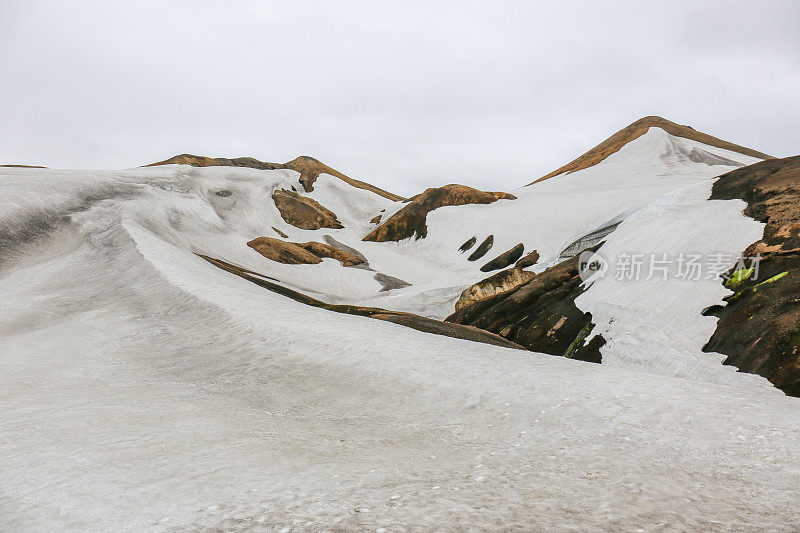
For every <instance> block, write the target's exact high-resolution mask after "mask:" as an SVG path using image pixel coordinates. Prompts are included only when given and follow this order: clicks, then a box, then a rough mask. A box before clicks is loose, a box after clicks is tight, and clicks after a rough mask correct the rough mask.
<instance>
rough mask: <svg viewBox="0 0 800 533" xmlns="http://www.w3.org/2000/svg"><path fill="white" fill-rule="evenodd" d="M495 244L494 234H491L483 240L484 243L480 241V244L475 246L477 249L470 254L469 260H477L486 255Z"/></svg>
mask: <svg viewBox="0 0 800 533" xmlns="http://www.w3.org/2000/svg"><path fill="white" fill-rule="evenodd" d="M493 244H494V235H489V236H488V237H486V238H485V239H484V240H483V242H482V243H480V245H479V246H478V247H477V248H475V251H473V252H472V253H471V254H469V257H467V261H477V260H478V259H480V258H481V257H483V256H484V255H486V252H488V251H489V250H491V249H492V245H493Z"/></svg>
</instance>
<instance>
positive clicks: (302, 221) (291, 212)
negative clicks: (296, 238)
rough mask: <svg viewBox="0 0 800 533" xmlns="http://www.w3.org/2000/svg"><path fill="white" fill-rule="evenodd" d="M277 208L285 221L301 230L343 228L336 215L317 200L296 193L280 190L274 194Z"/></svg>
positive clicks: (273, 198)
mask: <svg viewBox="0 0 800 533" xmlns="http://www.w3.org/2000/svg"><path fill="white" fill-rule="evenodd" d="M272 200H273V201H274V202H275V207H277V208H278V211H280V212H281V217H283V220H285V221H286V222H288V223H289V224H291V225H292V226H295V227H297V228H300V229H319V228H334V229H340V228H343V227H344V226H342V224H341V223H340V222H339V221H338V220H337V219H336V214H335V213H334V212H333V211H331V210H330V209H326V208H325V207H323V206H322V205H320V203H319V202H317V201H316V200H312V199H311V198H306V197H305V196H302V195H300V194H298V193H296V192H293V191H289V190H286V189H280V190H277V191H275V192H274V193H272Z"/></svg>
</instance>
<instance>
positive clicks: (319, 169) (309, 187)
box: [145, 154, 405, 202]
mask: <svg viewBox="0 0 800 533" xmlns="http://www.w3.org/2000/svg"><path fill="white" fill-rule="evenodd" d="M156 165H191V166H193V167H215V166H224V167H247V168H255V169H259V170H277V169H289V170H294V171H297V172H299V173H300V183H301V184H302V185H303V187H304V188H305V190H306V192H311V191H313V190H314V182H315V181H316V180H317V177H319V175H320V174H330V175H331V176H336V177H337V178H339V179H340V180H342V181H344V182H346V183H348V184H350V185H352V186H353V187H357V188H359V189H364V190H366V191H371V192H374V193H375V194H379V195H381V196H383V197H384V198H388V199H389V200H395V201H398V202H402V201H403V200H405V198H403V197H402V196H400V195H398V194H394V193H391V192H388V191H384V190H383V189H381V188H379V187H376V186H374V185H371V184H369V183H367V182H364V181H360V180H356V179H353V178H351V177H349V176H346V175H344V174H342V173H341V172H339V171H338V170H336V169H334V168H331V167H329V166H328V165H326V164H325V163H322V162H321V161H318V160H317V159H314V158H313V157H310V156H307V155H301V156H299V157H296V158H295V159H292V160H291V161H289V162H287V163H267V162H265V161H259V160H258V159H255V158H253V157H235V158H233V159H228V158H226V157H206V156H202V155H192V154H180V155H176V156H173V157H170V158H169V159H165V160H164V161H159V162H158V163H150V164H149V165H145V166H148V167H152V166H156Z"/></svg>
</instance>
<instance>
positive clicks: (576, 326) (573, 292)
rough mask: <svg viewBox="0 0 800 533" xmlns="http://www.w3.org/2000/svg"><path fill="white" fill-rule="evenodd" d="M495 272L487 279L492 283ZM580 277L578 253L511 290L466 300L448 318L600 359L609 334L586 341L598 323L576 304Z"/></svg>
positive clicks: (538, 347) (535, 345) (541, 347)
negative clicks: (605, 338)
mask: <svg viewBox="0 0 800 533" xmlns="http://www.w3.org/2000/svg"><path fill="white" fill-rule="evenodd" d="M499 274H502V272H501V273H499ZM495 276H498V274H495ZM495 276H492V278H494V277H495ZM492 278H488V279H487V280H484V281H486V282H487V283H488V284H491V283H492V282H489V280H491V279H492ZM581 282H582V280H581V278H580V276H579V275H578V258H577V257H574V258H571V259H568V260H566V261H563V262H561V263H559V264H558V265H556V266H553V267H550V268H548V269H547V270H545V271H544V272H542V273H540V274H538V275H534V276H533V277H531V278H530V279H529V280H528V281H526V282H524V283H522V284H520V285H518V286H516V287H515V288H512V289H511V290H508V291H505V292H501V293H499V294H495V295H494V296H489V297H488V298H484V299H482V300H478V301H475V302H472V303H469V304H467V305H463V306H462V307H461V308H460V309H458V310H457V311H456V312H455V313H453V314H452V315H450V316H449V317H447V319H446V320H447V321H448V322H453V323H457V324H466V325H470V326H475V327H477V328H480V329H485V330H486V331H491V332H493V333H497V334H498V335H500V336H501V337H503V338H506V339H509V340H511V341H514V342H515V343H517V344H521V345H522V346H524V347H526V348H528V349H529V350H533V351H535V352H542V353H547V354H551V355H560V356H565V357H570V358H573V359H581V360H583V361H591V362H596V363H599V362H600V358H601V355H600V347H601V346H602V345H603V344H605V340H604V339H603V338H602V337H601V336H600V335H596V336H594V337H593V338H592V339H591V340H590V341H589V342H588V343H587V344H584V342H585V340H586V339H587V337H588V336H589V334H590V333H591V331H592V329H593V328H594V324H592V317H591V315H590V314H589V313H584V312H583V311H581V310H580V309H578V308H577V307H576V306H575V298H577V297H578V295H580V294H581V293H582V292H583V290H584V289H583V288H582V287H581Z"/></svg>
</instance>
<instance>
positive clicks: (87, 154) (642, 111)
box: [0, 0, 800, 194]
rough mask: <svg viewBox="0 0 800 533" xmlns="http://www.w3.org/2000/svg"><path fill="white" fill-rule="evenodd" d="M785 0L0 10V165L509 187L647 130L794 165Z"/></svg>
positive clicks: (797, 78)
mask: <svg viewBox="0 0 800 533" xmlns="http://www.w3.org/2000/svg"><path fill="white" fill-rule="evenodd" d="M798 28H800V2H798V1H797V0H785V1H783V0H775V1H770V0H759V1H758V2H753V1H732V0H719V1H696V0H692V1H676V0H670V1H668V2H665V1H658V2H652V1H644V0H632V1H626V2H622V1H610V0H605V1H603V2H596V1H585V2H584V1H581V2H579V1H564V0H558V1H556V0H553V1H548V2H544V1H540V2H534V1H527V2H526V1H519V2H503V1H497V0H494V1H492V2H489V1H483V2H468V1H465V0H458V1H447V2H444V1H442V2H436V1H424V2H411V1H398V2H388V1H380V2H378V1H364V2H360V1H342V2H337V1H321V2H312V1H308V2H306V1H279V2H277V1H276V2H271V1H255V0H253V1H246V0H241V1H235V0H220V1H185V2H181V1H165V0H160V1H145V0H135V1H131V2H126V1H117V0H115V1H107V0H100V1H80V0H74V1H69V2H68V1H37V0H19V1H16V0H0V162H2V163H27V164H42V165H46V166H51V167H63V168H126V167H132V166H138V165H141V164H145V163H149V162H154V161H158V160H162V159H165V158H167V157H169V156H172V155H174V154H177V153H183V152H190V153H195V154H203V155H209V156H227V157H234V156H240V155H249V156H253V157H256V158H258V159H262V160H266V161H279V162H283V161H288V160H290V159H293V158H294V157H295V156H297V155H300V154H304V155H312V156H314V157H317V158H318V159H320V160H322V161H324V162H326V163H328V164H330V165H331V166H333V167H335V168H337V169H339V170H341V171H342V172H344V173H345V174H348V175H350V176H352V177H355V178H361V179H365V180H367V181H370V182H372V183H374V184H376V185H379V186H381V187H384V188H387V189H390V190H392V191H395V192H398V193H401V194H412V193H415V192H418V191H419V190H420V189H422V188H424V187H426V186H432V185H441V184H444V183H452V182H458V183H465V184H469V185H474V186H479V187H484V188H495V189H511V188H514V187H516V186H519V185H523V184H525V183H528V182H530V181H531V180H532V179H534V178H537V177H539V176H541V175H543V174H545V173H547V172H549V171H551V170H553V169H555V168H557V167H559V166H561V165H562V164H563V163H566V162H567V161H568V160H570V159H572V158H574V157H576V156H577V155H579V154H580V153H582V152H584V151H585V150H586V149H588V148H590V147H591V146H594V145H595V144H597V143H598V142H600V141H601V140H603V139H604V138H605V137H607V136H608V135H610V134H611V133H613V132H614V131H616V130H618V129H619V128H621V127H623V126H625V125H627V124H628V123H630V122H632V121H633V120H635V119H636V118H639V117H641V116H644V115H652V114H657V115H661V116H664V117H666V118H668V119H670V120H674V121H676V122H680V123H684V124H690V125H692V126H693V127H695V128H696V129H698V130H701V131H705V132H706V133H710V134H712V135H716V136H718V137H722V138H724V139H726V140H729V141H732V142H735V143H739V144H743V145H745V146H749V147H752V148H755V149H758V150H761V151H765V152H767V153H770V154H773V155H776V156H788V155H795V154H798V153H800V97H798V95H800V30H799V29H798Z"/></svg>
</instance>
